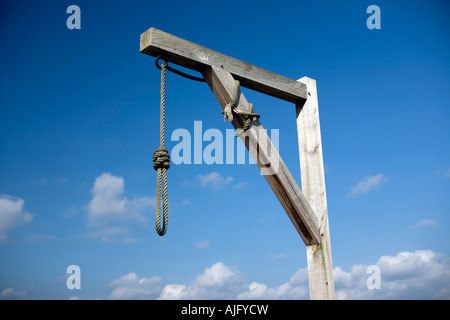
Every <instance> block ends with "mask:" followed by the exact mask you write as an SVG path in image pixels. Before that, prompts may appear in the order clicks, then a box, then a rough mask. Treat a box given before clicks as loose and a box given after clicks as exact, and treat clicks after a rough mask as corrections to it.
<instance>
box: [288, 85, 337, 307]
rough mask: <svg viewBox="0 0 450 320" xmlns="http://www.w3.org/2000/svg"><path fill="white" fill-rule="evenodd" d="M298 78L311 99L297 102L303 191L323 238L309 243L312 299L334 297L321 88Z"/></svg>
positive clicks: (308, 258)
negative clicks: (304, 85)
mask: <svg viewBox="0 0 450 320" xmlns="http://www.w3.org/2000/svg"><path fill="white" fill-rule="evenodd" d="M298 81H300V82H302V83H304V84H306V86H307V90H308V100H307V101H306V102H305V103H304V104H297V105H296V109H297V132H298V146H299V152H300V170H301V180H302V190H303V193H304V195H305V197H306V199H307V201H308V203H309V204H310V205H311V207H312V208H313V210H314V212H315V214H316V216H317V221H318V223H319V231H320V237H321V240H320V244H311V245H307V246H306V255H307V260H308V276H309V290H310V298H311V299H313V300H330V299H334V298H335V294H334V281H333V266H332V261H331V245H330V232H329V226H328V209H327V196H326V189H325V173H324V166H323V154H322V139H321V133H320V121H319V104H318V99H317V87H316V81H315V80H314V79H311V78H308V77H303V78H301V79H300V80H298Z"/></svg>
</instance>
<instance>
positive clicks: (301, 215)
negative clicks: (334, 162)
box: [202, 65, 321, 245]
mask: <svg viewBox="0 0 450 320" xmlns="http://www.w3.org/2000/svg"><path fill="white" fill-rule="evenodd" d="M202 73H203V77H204V78H205V80H206V82H207V83H208V86H209V87H210V89H211V91H212V92H213V93H214V96H215V97H216V99H217V100H218V101H219V103H220V105H221V106H222V108H225V106H226V105H227V103H229V102H230V101H232V100H233V95H234V87H235V79H234V78H233V76H232V75H231V73H230V72H228V71H226V70H223V69H222V68H220V67H217V66H215V65H212V66H211V67H210V68H208V69H206V70H204V71H203V72H202ZM238 108H239V109H241V110H245V111H249V103H248V102H247V99H246V98H245V96H244V95H243V94H242V92H241V93H240V96H239V99H238ZM244 123H245V118H244V117H242V116H239V115H236V116H235V117H234V119H233V121H232V124H233V126H234V128H235V129H236V130H239V129H241V128H242V127H243V125H244ZM240 138H241V139H242V140H243V142H244V144H245V146H246V147H247V149H248V150H249V153H250V155H251V156H252V157H253V160H254V161H255V162H256V164H257V165H258V167H259V169H260V170H261V173H262V174H263V175H264V177H265V179H266V180H267V182H268V183H269V185H270V187H271V188H272V190H273V192H274V193H275V195H276V197H277V198H278V200H279V201H280V203H281V205H282V206H283V208H284V210H285V211H286V213H287V215H288V216H289V218H290V219H291V221H292V223H293V224H294V226H295V228H296V229H297V232H298V233H299V234H300V236H301V238H302V239H303V241H304V243H305V244H306V245H312V244H319V243H320V240H321V237H320V233H319V226H318V220H317V217H316V215H315V213H314V211H313V209H312V208H311V206H310V205H309V203H308V201H307V200H306V198H305V196H304V195H303V193H302V192H301V190H300V188H299V187H298V185H297V183H296V182H295V180H294V178H293V177H292V175H291V173H290V172H289V169H288V168H287V166H286V164H285V163H284V161H283V159H282V158H281V157H280V155H279V153H278V150H276V148H275V147H274V146H273V144H272V142H271V140H270V138H269V137H268V135H267V132H266V131H265V130H264V128H263V126H262V125H261V123H260V122H259V120H256V121H254V122H252V125H251V126H250V128H249V129H248V130H247V131H246V132H245V134H242V135H240Z"/></svg>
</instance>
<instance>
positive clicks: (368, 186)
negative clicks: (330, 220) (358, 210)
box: [347, 174, 388, 198]
mask: <svg viewBox="0 0 450 320" xmlns="http://www.w3.org/2000/svg"><path fill="white" fill-rule="evenodd" d="M387 181H388V178H387V177H385V176H384V175H382V174H377V175H375V176H372V177H367V178H365V179H364V180H363V181H361V182H359V183H358V184H357V185H356V186H354V187H353V188H352V191H351V192H350V193H349V194H347V197H348V198H353V197H356V196H359V195H363V194H366V193H367V192H369V191H371V190H374V189H376V188H378V187H379V186H380V185H381V184H383V183H386V182H387Z"/></svg>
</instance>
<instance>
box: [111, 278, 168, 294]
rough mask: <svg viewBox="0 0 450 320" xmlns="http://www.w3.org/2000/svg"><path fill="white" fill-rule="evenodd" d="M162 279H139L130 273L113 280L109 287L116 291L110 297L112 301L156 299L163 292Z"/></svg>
mask: <svg viewBox="0 0 450 320" xmlns="http://www.w3.org/2000/svg"><path fill="white" fill-rule="evenodd" d="M161 282H162V280H161V278H160V277H152V278H139V277H138V276H137V274H136V273H134V272H130V273H129V274H127V275H125V276H123V277H122V278H119V279H115V280H112V281H111V282H110V283H109V285H110V286H111V287H114V290H113V291H112V292H111V294H110V295H109V299H111V300H141V299H154V298H156V297H157V295H158V293H159V292H160V291H161Z"/></svg>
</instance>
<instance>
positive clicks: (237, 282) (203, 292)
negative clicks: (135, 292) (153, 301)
mask: <svg viewBox="0 0 450 320" xmlns="http://www.w3.org/2000/svg"><path fill="white" fill-rule="evenodd" d="M244 288H245V283H244V279H243V278H242V276H241V275H240V273H239V271H238V270H236V269H234V268H231V267H228V266H226V265H225V264H223V263H222V262H217V263H215V264H213V265H212V266H211V267H210V268H206V269H205V271H204V272H203V273H202V274H201V275H199V276H198V277H197V278H196V279H195V282H194V283H193V284H192V285H180V284H168V285H166V286H164V288H163V290H162V292H161V295H160V297H159V299H161V300H180V299H234V298H235V297H236V295H237V294H238V293H239V292H240V291H242V290H243V289H244Z"/></svg>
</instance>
